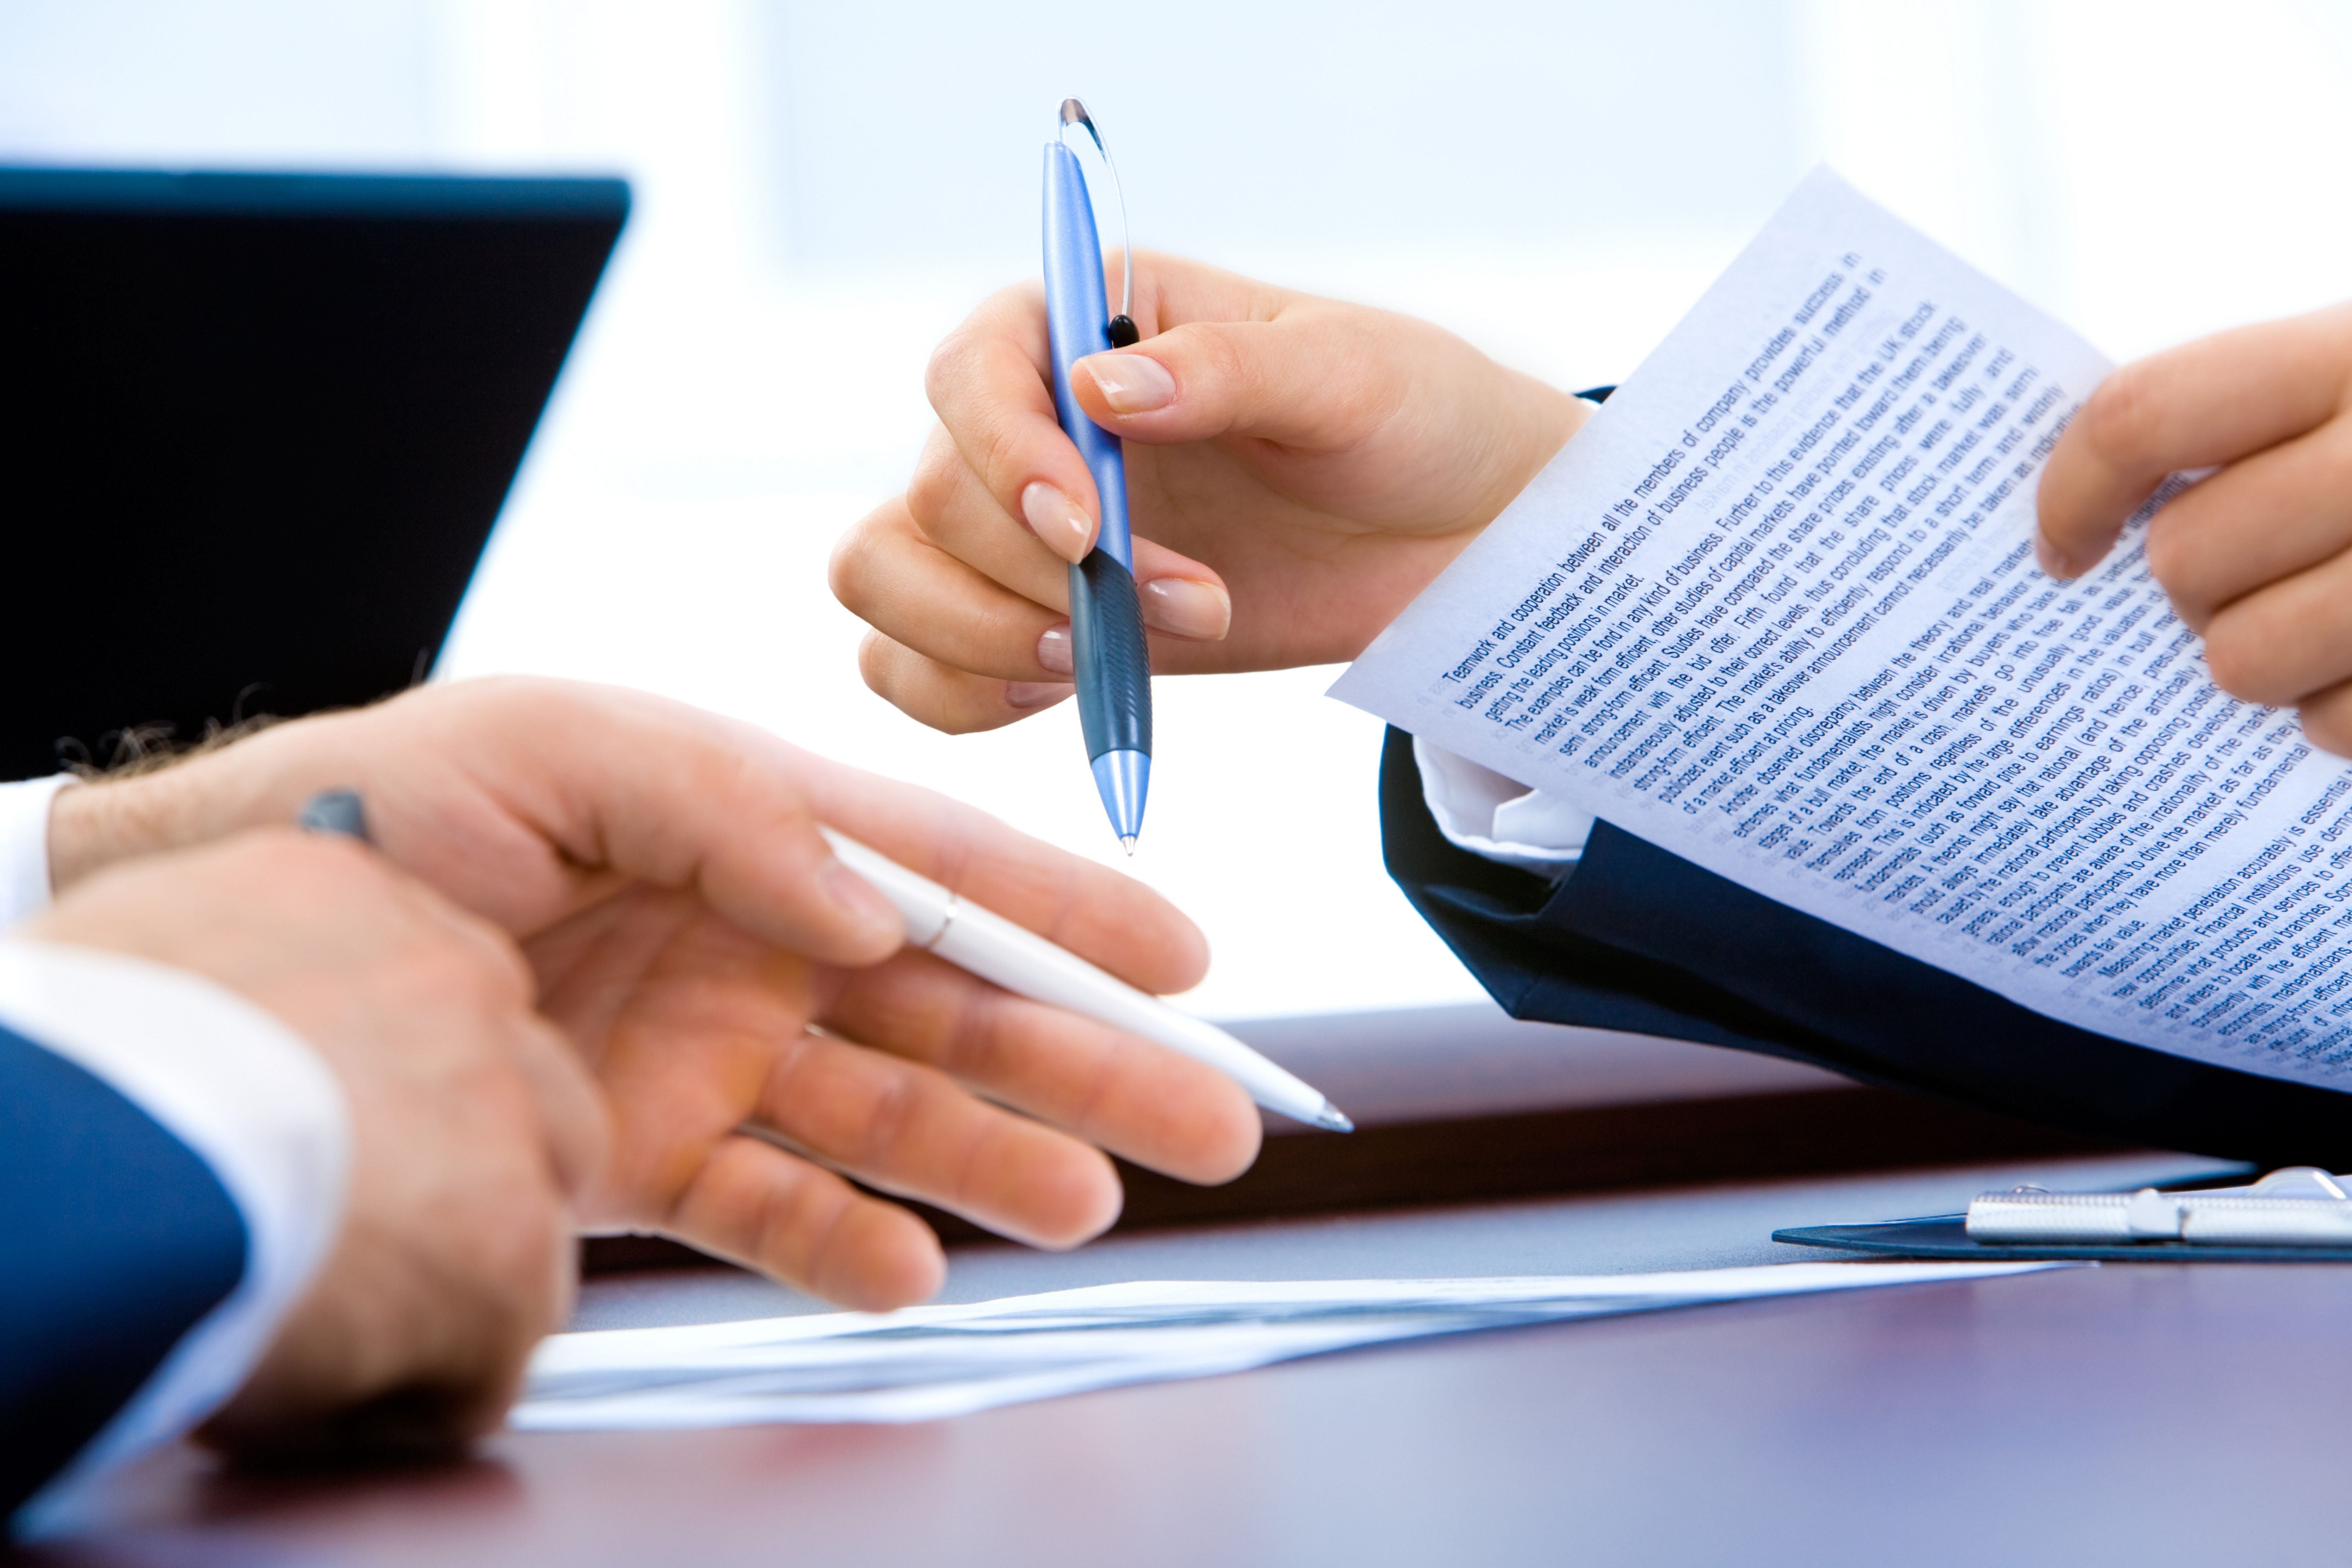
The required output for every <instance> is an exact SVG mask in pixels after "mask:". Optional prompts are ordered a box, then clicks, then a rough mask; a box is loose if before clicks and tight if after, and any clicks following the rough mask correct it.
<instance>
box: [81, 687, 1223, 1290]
mask: <svg viewBox="0 0 2352 1568" xmlns="http://www.w3.org/2000/svg"><path fill="white" fill-rule="evenodd" d="M332 788H352V789H356V790H358V791H359V792H360V793H361V794H362V795H363V797H364V799H365V802H366V808H367V816H368V825H369V827H370V830H371V833H372V836H373V840H374V842H375V844H376V845H377V847H378V848H379V849H380V850H381V851H382V857H383V858H384V859H386V860H388V861H389V862H390V863H391V865H392V866H394V867H396V868H399V869H400V870H403V871H405V872H407V873H408V874H409V875H410V876H413V877H415V878H416V879H419V880H421V881H423V882H425V883H426V884H428V885H429V886H431V887H432V888H433V889H436V890H437V891H438V892H439V893H440V894H441V895H442V896H444V897H446V898H447V899H448V900H452V901H453V902H454V903H456V904H457V905H458V906H460V907H461V908H463V909H466V910H469V911H471V912H472V913H473V914H474V915H476V916H479V917H482V918H484V919H486V920H488V921H490V922H491V923H493V924H495V925H496V926H498V927H499V928H501V929H503V930H504V931H506V932H508V933H509V935H510V936H511V937H512V938H513V940H514V941H515V942H517V943H518V944H519V945H520V951H521V952H522V954H523V956H524V957H525V958H526V959H527V960H528V962H529V963H530V970H531V975H532V979H533V981H534V983H535V985H536V997H535V1002H536V1005H537V1008H538V1011H539V1012H540V1013H541V1014H542V1015H544V1016H545V1017H546V1018H547V1019H548V1020H550V1021H551V1022H552V1023H553V1024H554V1025H555V1026H556V1027H557V1028H558V1029H560V1030H562V1034H563V1036H564V1037H566V1038H568V1040H569V1041H570V1043H571V1045H572V1047H573V1049H574V1050H576V1051H577V1052H578V1053H579V1056H580V1058H581V1059H582V1060H583V1061H584V1062H585V1063H586V1065H587V1067H588V1068H589V1070H590V1071H591V1072H592V1073H593V1076H594V1079H595V1081H596V1084H597V1087H598V1088H599V1089H601V1090H602V1092H603V1094H604V1097H605V1099H606V1100H607V1101H608V1103H609V1106H610V1114H611V1117H612V1125H613V1142H612V1154H611V1158H610V1160H609V1162H607V1163H605V1165H604V1172H605V1174H604V1178H603V1180H602V1181H601V1183H600V1184H598V1185H597V1187H596V1188H595V1189H594V1190H593V1191H590V1192H587V1193H584V1194H581V1195H580V1197H579V1200H578V1206H577V1209H576V1211H575V1212H576V1213H578V1215H580V1217H581V1218H582V1220H583V1223H584V1224H586V1225H588V1226H591V1227H592V1228H605V1229H612V1228H624V1227H625V1228H630V1229H637V1230H646V1231H661V1232H664V1233H667V1234H668V1235H672V1236H676V1237H680V1238H681V1239H683V1240H686V1241H688V1242H691V1243H693V1244H694V1245H696V1246H698V1247H702V1248H704V1249H705V1250H707V1251H710V1252H715V1253H718V1254H720V1255H721V1256H725V1257H729V1258H736V1259H738V1260H740V1261H741V1262H744V1263H746V1264H749V1265H751V1266H752V1267H755V1268H761V1269H764V1270H766V1271H767V1272H768V1273H770V1274H772V1275H774V1276H775V1277H776V1278H778V1279H782V1280H783V1281H785V1282H786V1283H788V1284H792V1285H795V1286H798V1287H800V1288H802V1289H807V1290H809V1291H811V1292H813V1293H814V1294H818V1295H822V1296H825V1297H828V1298H830V1299H832V1300H837V1301H841V1302H844V1303H846V1304H849V1305H853V1306H856V1307H861V1308H866V1309H874V1310H879V1309H884V1308H888V1307H894V1306H900V1305H904V1304H906V1303H907V1302H909V1301H913V1300H920V1299H922V1298H923V1297H925V1296H928V1295H929V1294H930V1293H931V1292H932V1291H933V1290H934V1289H937V1288H938V1285H939V1282H940V1275H941V1269H942V1268H943V1259H942V1258H941V1255H940V1248H939V1243H938V1241H937V1239H936V1238H935V1237H933V1235H932V1233H931V1231H930V1229H929V1227H928V1226H925V1225H923V1224H922V1223H921V1222H920V1221H919V1220H918V1219H917V1218H915V1216H914V1215H910V1214H908V1212H907V1211H906V1210H904V1209H902V1208H899V1207H898V1205H894V1204H890V1203H887V1202H885V1201H883V1200H881V1199H880V1198H877V1197H875V1196H873V1195H871V1194H869V1193H867V1192H863V1191H860V1190H859V1188H858V1187H857V1186H856V1185H853V1184H852V1183H851V1181H850V1180H848V1179H846V1178H847V1177H855V1178H856V1181H857V1182H859V1183H862V1184H864V1185H865V1186H866V1187H868V1188H872V1189H877V1190H878V1191H880V1192H884V1193H889V1194H897V1195H901V1196H905V1197H910V1198H917V1199H920V1200H922V1201H925V1202H928V1203H930V1204H933V1205H938V1206H940V1207H941V1208H945V1209H948V1210H950V1211H952V1212H954V1213H957V1214H960V1215H963V1216H965V1217H966V1218H969V1219H971V1220H972V1221H974V1222H975V1223H978V1224H980V1225H983V1226H988V1227H990V1228H992V1229H993V1230H997V1231H999V1232H1002V1233H1003V1234H1005V1235H1008V1236H1012V1237H1016V1238H1019V1239H1022V1240H1025V1241H1030V1242H1034V1243H1036V1244H1038V1245H1041V1246H1048V1247H1067V1246H1074V1245H1076V1243H1078V1242H1081V1241H1084V1240H1086V1239H1087V1238H1088V1237H1092V1236H1094V1235H1095V1234H1097V1232H1099V1231H1100V1230H1101V1229H1102V1228H1103V1227H1104V1226H1108V1224H1109V1223H1110V1222H1111V1221H1112V1220H1113V1219H1114V1218H1115V1217H1116V1216H1117V1215H1118V1208H1119V1188H1118V1176H1117V1174H1116V1173H1115V1172H1114V1171H1113V1169H1112V1166H1111V1163H1110V1161H1109V1160H1108V1158H1106V1157H1105V1154H1104V1152H1103V1151H1105V1150H1108V1151H1111V1152H1117V1153H1119V1154H1123V1155H1125V1156H1127V1157H1128V1158H1129V1159H1131V1160H1134V1161H1135V1162H1136V1163H1139V1164H1143V1165H1148V1166H1150V1167H1153V1168H1155V1169H1158V1170H1161V1171H1165V1172H1167V1173H1171V1174H1172V1175H1176V1176H1180V1177H1182V1178H1184V1179H1187V1180H1192V1181H1223V1180H1225V1179H1228V1178H1230V1177H1232V1176H1234V1175H1235V1174H1237V1173H1240V1172H1241V1171H1242V1170H1244V1169H1245V1168H1246V1167H1247V1166H1248V1164H1249V1163H1250V1161H1251V1159H1252V1158H1253V1157H1254V1156H1255V1153H1256V1151H1257V1142H1258V1120H1257V1114H1256V1111H1255V1109H1254V1108H1253V1107H1252V1106H1251V1105H1250V1103H1249V1100H1248V1099H1247V1098H1246V1097H1245V1096H1244V1093H1243V1092H1242V1090H1241V1089H1239V1088H1238V1087H1236V1086H1235V1085H1234V1082H1233V1081H1232V1080H1231V1079H1227V1078H1226V1077H1224V1076H1223V1074H1221V1073H1219V1072H1217V1071H1216V1070H1214V1069H1213V1068H1208V1067H1205V1066H1202V1064H1201V1063H1199V1062H1196V1061H1192V1060H1190V1059H1187V1058H1183V1057H1181V1056H1178V1055H1176V1054H1175V1053H1174V1052H1172V1051H1170V1050H1167V1049H1164V1048H1162V1047H1159V1046H1155V1045H1152V1044H1150V1043H1148V1042H1146V1041H1143V1040H1140V1039H1138V1038H1136V1037H1132V1036H1129V1035H1125V1034H1122V1033H1120V1032H1119V1031H1118V1030H1115V1029H1112V1028H1109V1027H1108V1026H1104V1025H1101V1024H1098V1023H1096V1022H1094V1021H1092V1020H1091V1019H1087V1018H1083V1017H1080V1016H1076V1015H1075V1014H1071V1013H1066V1012H1062V1011H1059V1010H1057V1009H1055V1008H1053V1007H1048V1006H1045V1005H1043V1004H1040V1003H1035V1002H1031V1001H1027V1000H1025V999H1024V998H1022V997H1019V996H1014V995H1012V994H1008V993H1006V992H1003V991H1000V990H998V989H997V988H996V987H994V986H992V985H989V984H985V983H984V982H982V981H979V980H975V979H973V978H972V977H971V975H969V974H966V973H963V972H962V971H961V970H958V969H955V968H952V967H950V966H949V965H948V964H946V963H942V962H941V961H940V960H938V959H936V958H933V957H932V956H931V955H929V953H926V952H917V951H913V950H910V949H907V948H905V947H903V945H902V943H903V939H904V934H905V928H904V925H903V923H902V922H901V921H900V919H899V917H898V913H897V912H896V911H895V910H893V909H892V908H891V907H890V906H889V904H888V903H887V902H886V901H885V900H883V898H882V897H881V895H880V894H878V893H877V892H875V891H874V890H873V889H872V888H870V887H869V886H868V885H867V884H866V883H865V882H863V881H861V880H860V879H858V878H857V877H856V876H855V875H854V874H852V873H851V872H849V871H848V870H847V869H846V868H845V867H843V866H842V865H841V864H840V863H839V862H838V861H837V860H836V859H835V858H834V855H833V853H832V851H831V850H830V849H829V848H828V847H826V845H825V843H824V839H823V838H822V837H820V835H819V834H818V832H817V824H818V823H820V822H823V823H826V824H829V825H832V826H835V827H837V828H839V829H841V830H842V831H843V832H845V833H847V834H849V835H850V836H851V837H856V838H857V839H859V840H861V841H862V842H864V843H866V844H869V845H871V846H873V847H876V848H877V849H879V850H881V851H882V852H884V853H885V854H887V855H888V856H890V857H891V858H894V859H896V860H898V861H899V862H900V863H901V864H903V865H905V866H906V867H908V868H909V869H912V870H914V871H916V872H917V873H918V874H919V875H922V876H925V877H928V878H930V879H933V880H935V881H938V882H941V883H944V884H946V885H947V886H949V887H950V888H951V889H954V890H956V891H958V892H961V893H962V894H965V895H967V896H969V897H971V899H972V900H974V901H975V902H977V903H979V904H981V905H982V906H983V907H986V908H989V909H992V910H995V911H996V912H998V913H999V914H1002V915H1003V916H1005V917H1006V918H1007V919H1009V920H1012V921H1016V922H1019V923H1020V924H1023V925H1024V926H1027V927H1028V928H1029V929H1031V930H1033V931H1036V932H1038V933H1039V934H1040V935H1043V936H1045V937H1046V938H1047V939H1048V940H1050V941H1053V942H1059V943H1061V944H1062V945H1064V946H1065V947H1067V948H1069V949H1070V950H1071V951H1073V952H1077V953H1078V954H1080V955H1081V956H1083V957H1085V958H1087V959H1088V960H1090V961H1091V962H1093V963H1097V964H1099V965H1101V966H1103V967H1104V968H1106V969H1108V970H1110V971H1112V972H1113V973H1117V974H1118V975H1119V976H1120V977H1122V978H1123V979H1125V980H1127V981H1128V982H1129V984H1134V985H1137V986H1139V987H1141V988H1143V989H1145V990H1147V991H1151V992H1156V993H1165V992H1172V991H1181V990H1183V989H1185V988H1187V987H1189V986H1191V985H1192V984H1194V983H1195V982H1196V981H1197V980H1198V979H1199V978H1200V976H1201V973H1202V971H1203V970H1204V969H1205V968H1206V967H1207V952H1206V947H1205V944H1204V943H1203V942H1202V940H1201V936H1200V933H1199V931H1196V930H1195V929H1194V928H1193V927H1192V924H1191V922H1189V921H1186V920H1185V919H1184V917H1183V916H1182V915H1181V914H1180V913H1179V912H1178V911H1177V910H1175V909H1174V908H1173V907H1172V906H1171V905H1170V904H1168V903H1167V902H1166V901H1165V900H1162V899H1160V897H1159V896H1158V895H1156V894H1154V893H1152V892H1151V891H1150V889H1146V888H1144V887H1143V886H1142V885H1141V884H1139V883H1137V882H1134V881H1132V880H1130V879H1127V878H1125V877H1122V876H1119V875H1118V873H1116V872H1113V871H1110V870H1108V869H1106V868H1101V867H1097V866H1095V865H1092V864H1091V863H1089V862H1086V861H1082V860H1079V859H1077V858H1075V857H1072V856H1068V855H1066V854H1063V853H1062V852H1060V851H1058V850H1055V849H1052V848H1050V847H1047V846H1045V845H1043V844H1039V843H1037V842H1036V841H1034V840H1033V839H1029V838H1025V837H1022V836H1021V835H1019V834H1017V833H1014V832H1013V830H1012V829H1010V828H1007V827H1005V826H1003V825H1002V824H1000V823H997V822H994V821H993V820H992V819H990V818H989V817H987V816H983V815H982V814H981V813H979V812H977V811H973V810H971V808H969V807H965V806H960V805H956V804H955V803H953V802H951V801H949V800H946V799H944V798H942V797H940V796H939V795H933V794H931V793H930V792H929V791H927V790H922V789H918V788H916V787H914V786H912V785H909V784H898V783H896V782H894V781H891V780H887V779H881V778H877V777H875V776H874V775H872V774H868V773H859V772H857V771H856V770H855V769H851V768H845V767H842V766H840V765H838V764H836V763H830V762H827V761H826V760H825V759H824V758H821V757H816V756H812V755H811V754H809V753H808V752H802V751H799V750H798V749H796V748H794V747H792V746H790V745H787V744H785V743H784V742H782V741H780V740H777V739H776V738H775V737H774V736H772V735H769V734H766V733H764V732H763V731H758V730H755V729H753V728H751V726H749V725H743V724H738V723H734V722H731V721H727V720H723V719H720V718H718V717H716V716H715V715H712V714H708V713H701V712H697V711H695V710H691V709H688V708H685V707H682V706H680V705H678V704H677V703H672V702H667V701H664V700H660V699H656V698H652V697H646V696H642V695H639V694H636V693H633V692H625V691H618V690H614V689H605V688H598V687H589V686H580V685H572V684H568V683H562V682H556V681H542V680H493V681H475V682H464V683H460V684H457V685H452V686H446V687H436V688H426V689H423V690H420V691H416V692H412V693H410V694H408V695H407V696H404V697H401V698H398V699H396V700H393V701H391V702H388V703H385V704H383V705H382V706H380V707H377V708H373V709H367V710H360V711H357V712H352V713H341V714H332V715H325V716H321V717H318V718H314V719H306V720H302V721H298V722H294V723H289V724H284V725H280V726H278V727H277V728H275V729H272V730H268V731H264V732H263V733H261V734H259V735H257V736H254V737H252V738H251V739H249V740H246V741H241V742H237V743H236V744H235V745H232V746H228V747H226V748H225V749H223V750H221V751H219V752H215V753H212V754H209V755H203V756H198V757H196V758H194V759H192V760H190V761H187V762H184V763H179V764H177V765H175V766H173V767H170V768H167V769H165V770H163V772H160V773H152V774H150V775H146V776H143V777H131V778H126V779H121V780H116V781H108V782H105V783H100V784H91V785H84V786H80V787H77V788H73V789H68V790H66V791H65V792H63V793H62V794H61V795H58V799H57V802H56V805H55V806H54V807H53V809H52V813H51V816H50V835H49V837H50V854H51V877H52V880H53V882H54V883H55V885H56V886H57V887H58V890H59V891H60V892H62V891H64V890H65V889H67V888H68V887H69V886H71V885H73V884H75V883H77V882H79V881H80V880H81V879H84V878H86V877H88V876H89V875H90V874H91V873H93V872H95V871H97V870H99V869H100V868H103V867H105V866H106V865H108V864H109V863H110V862H115V861H119V860H122V859H125V858H131V857H134V856H139V855H143V854H148V853H152V852H153V851H156V850H159V849H164V848H169V847H174V846H178V845H187V844H197V843H205V842H209V841H211V840H214V839H217V838H220V837H226V836H227V835H229V834H233V833H235V832H237V831H238V830H240V829H242V828H246V827H249V826H264V825H283V824H287V823H290V822H291V821H293V820H294V817H295V814H296V813H297V812H298V811H299V809H300V808H301V806H302V805H303V804H304V803H305V802H306V801H308V800H310V797H311V796H312V795H316V794H317V793H318V792H320V790H323V789H332ZM1008 1108H1009V1109H1008ZM745 1124H751V1125H753V1126H755V1127H758V1128H761V1129H763V1130H764V1131H767V1132H769V1133H772V1134H773V1135H775V1137H776V1138H778V1139H781V1140H782V1142H784V1143H785V1144H787V1145H789V1147H779V1146H777V1143H776V1142H772V1141H770V1140H767V1139H764V1138H762V1137H760V1136H753V1135H747V1134H746V1133H744V1132H742V1131H739V1129H740V1128H741V1127H743V1126H744V1125H745Z"/></svg>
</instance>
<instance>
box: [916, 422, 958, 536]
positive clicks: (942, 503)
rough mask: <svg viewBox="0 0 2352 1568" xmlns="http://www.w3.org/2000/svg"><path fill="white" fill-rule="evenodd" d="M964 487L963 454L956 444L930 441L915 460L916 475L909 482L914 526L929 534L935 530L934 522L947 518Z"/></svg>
mask: <svg viewBox="0 0 2352 1568" xmlns="http://www.w3.org/2000/svg"><path fill="white" fill-rule="evenodd" d="M962 486H963V457H962V454H961V453H959V452H958V451H957V450H956V449H955V447H954V444H953V443H951V442H948V441H937V442H932V443H929V444H927V445H926V446H925V447H924V448H923V455H922V456H921V457H920V458H917V459H916V462H915V472H914V475H913V477H912V478H910V479H908V481H907V513H908V516H909V517H911V518H912V519H913V520H914V523H915V526H916V527H918V528H919V529H921V530H922V531H924V532H926V533H933V532H935V531H936V530H935V529H934V528H933V526H932V525H933V524H934V523H937V522H940V521H942V520H944V519H945V518H946V516H947V514H948V510H949V509H950V508H951V507H952V506H954V504H955V500H956V495H957V493H958V492H959V491H960V490H961V489H962Z"/></svg>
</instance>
